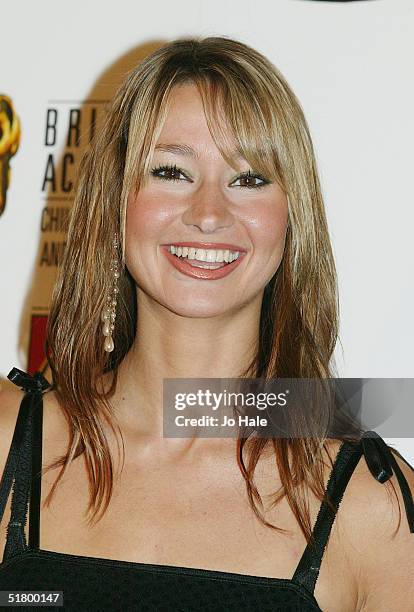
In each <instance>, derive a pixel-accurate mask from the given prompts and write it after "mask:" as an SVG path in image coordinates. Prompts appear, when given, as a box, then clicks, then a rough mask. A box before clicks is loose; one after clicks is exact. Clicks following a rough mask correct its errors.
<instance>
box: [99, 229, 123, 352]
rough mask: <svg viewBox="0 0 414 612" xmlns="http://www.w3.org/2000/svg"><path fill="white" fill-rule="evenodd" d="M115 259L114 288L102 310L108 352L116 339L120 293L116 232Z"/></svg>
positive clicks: (114, 242) (103, 330) (113, 263)
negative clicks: (115, 331)
mask: <svg viewBox="0 0 414 612" xmlns="http://www.w3.org/2000/svg"><path fill="white" fill-rule="evenodd" d="M112 244H113V251H114V255H113V259H112V262H111V267H110V268H109V269H110V271H111V272H112V273H113V284H112V290H111V292H110V293H109V294H108V297H107V298H106V304H105V306H104V309H103V311H102V315H101V321H102V323H103V327H102V333H103V335H104V336H105V341H104V350H105V351H106V352H107V353H111V352H112V351H113V350H114V341H113V339H112V332H113V331H114V327H115V325H114V323H115V319H116V303H117V297H118V293H119V289H118V286H117V285H118V278H119V267H118V236H117V235H116V234H115V238H114V241H113V243H112Z"/></svg>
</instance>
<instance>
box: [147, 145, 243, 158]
mask: <svg viewBox="0 0 414 612" xmlns="http://www.w3.org/2000/svg"><path fill="white" fill-rule="evenodd" d="M155 151H163V152H164V153H174V154H175V155H184V156H185V157H192V158H193V159H200V155H199V153H198V152H197V151H195V150H194V149H193V148H192V147H190V146H189V145H186V144H176V143H171V144H163V143H159V144H157V145H155ZM233 155H234V156H235V158H236V159H244V158H243V156H242V155H240V154H239V153H238V152H237V151H233Z"/></svg>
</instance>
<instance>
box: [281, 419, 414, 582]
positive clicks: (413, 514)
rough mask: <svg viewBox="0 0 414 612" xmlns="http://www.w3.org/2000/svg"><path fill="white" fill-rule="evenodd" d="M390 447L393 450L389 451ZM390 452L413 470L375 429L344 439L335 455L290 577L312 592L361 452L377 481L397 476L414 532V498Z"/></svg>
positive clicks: (413, 531)
mask: <svg viewBox="0 0 414 612" xmlns="http://www.w3.org/2000/svg"><path fill="white" fill-rule="evenodd" d="M391 451H392V452H391ZM393 452H394V453H396V454H397V455H398V456H399V457H400V458H401V459H402V460H403V461H404V462H405V463H406V464H407V465H408V466H409V467H410V468H411V469H412V470H413V471H414V468H413V467H412V466H411V465H410V464H409V463H408V461H406V460H405V459H404V457H402V456H401V455H400V453H399V452H398V451H396V450H395V449H391V448H390V447H388V446H387V444H386V443H385V441H384V440H383V439H382V438H381V436H379V435H378V434H377V433H376V432H375V431H366V432H365V433H364V434H363V435H362V437H361V439H360V440H359V441H357V442H348V441H344V442H342V444H341V447H340V449H339V451H338V453H337V456H336V458H335V461H334V464H333V468H332V471H331V474H330V477H329V480H328V484H327V487H326V492H325V497H324V499H323V501H322V504H321V507H320V509H319V513H318V516H317V519H316V522H315V525H314V528H313V532H312V534H313V541H312V540H311V541H310V542H309V543H308V545H307V546H306V549H305V551H304V553H303V555H302V558H301V559H300V561H299V564H298V566H297V568H296V571H295V573H294V576H293V578H292V580H293V581H294V582H296V583H299V584H301V585H302V586H304V587H305V588H306V589H307V590H308V591H310V592H311V593H313V592H314V589H315V584H316V580H317V578H318V575H319V570H320V567H321V563H322V557H323V553H324V551H325V548H326V545H327V543H328V540H329V535H330V532H331V529H332V525H333V522H334V520H335V516H336V514H337V512H338V508H339V504H340V503H341V500H342V498H343V495H344V492H345V489H346V487H347V484H348V482H349V480H350V478H351V476H352V474H353V472H354V470H355V468H356V466H357V464H358V462H359V460H360V458H361V457H362V455H364V457H365V460H366V463H367V465H368V468H369V470H370V472H371V474H372V475H373V476H374V478H376V480H378V482H380V483H385V482H386V481H387V480H389V479H390V478H391V476H392V475H393V473H394V472H393V470H394V471H395V475H396V477H397V479H398V483H399V485H400V488H401V493H402V495H403V499H404V506H405V510H406V515H407V520H408V525H409V528H410V532H411V533H414V501H413V496H412V494H411V490H410V487H409V485H408V483H407V480H406V478H405V476H404V474H403V473H402V471H401V469H400V467H399V465H398V464H397V462H396V460H395V457H394V455H393ZM327 495H328V496H329V499H330V500H331V501H332V504H333V506H334V508H335V512H332V510H331V509H330V507H329V506H328V505H327V503H326V496H327Z"/></svg>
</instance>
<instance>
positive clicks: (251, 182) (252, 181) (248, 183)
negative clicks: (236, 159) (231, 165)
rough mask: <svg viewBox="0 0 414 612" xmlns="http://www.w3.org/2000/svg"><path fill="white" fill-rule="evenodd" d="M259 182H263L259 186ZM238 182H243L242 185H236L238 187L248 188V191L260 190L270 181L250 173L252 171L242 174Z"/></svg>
mask: <svg viewBox="0 0 414 612" xmlns="http://www.w3.org/2000/svg"><path fill="white" fill-rule="evenodd" d="M257 180H259V181H261V183H259V184H258V183H257V182H256V181H257ZM236 181H240V182H241V184H240V185H236V187H247V188H248V189H259V188H260V187H264V185H267V184H268V183H269V181H267V180H266V179H265V178H263V177H262V176H260V174H254V173H253V172H250V170H249V171H248V172H243V174H240V176H239V177H238V178H237V179H236Z"/></svg>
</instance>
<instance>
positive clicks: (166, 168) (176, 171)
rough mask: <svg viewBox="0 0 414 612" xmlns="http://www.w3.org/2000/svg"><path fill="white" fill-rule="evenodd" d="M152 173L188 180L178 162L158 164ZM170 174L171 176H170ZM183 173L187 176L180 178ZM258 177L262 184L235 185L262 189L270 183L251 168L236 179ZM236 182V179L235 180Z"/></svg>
mask: <svg viewBox="0 0 414 612" xmlns="http://www.w3.org/2000/svg"><path fill="white" fill-rule="evenodd" d="M162 172H164V173H167V174H165V175H163V174H161V173H162ZM150 174H151V175H152V176H153V177H155V178H157V179H161V180H163V181H173V182H177V181H182V180H188V177H187V176H186V175H185V173H184V172H183V170H181V168H178V167H177V165H176V164H174V165H173V166H172V165H170V164H164V165H161V166H157V167H156V168H152V170H151V172H150ZM168 174H169V176H168ZM180 174H181V175H182V176H184V177H185V178H184V179H181V178H178V175H180ZM255 179H258V180H260V181H262V182H261V183H260V184H255V185H248V184H245V185H235V187H245V188H246V189H260V188H261V187H264V186H265V185H268V184H269V183H270V181H268V180H267V179H265V178H264V177H263V176H261V175H260V174H257V173H255V172H251V171H250V170H248V171H247V172H242V173H241V174H239V176H238V177H236V179H235V181H239V180H242V181H251V180H255ZM233 182H234V181H233Z"/></svg>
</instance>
